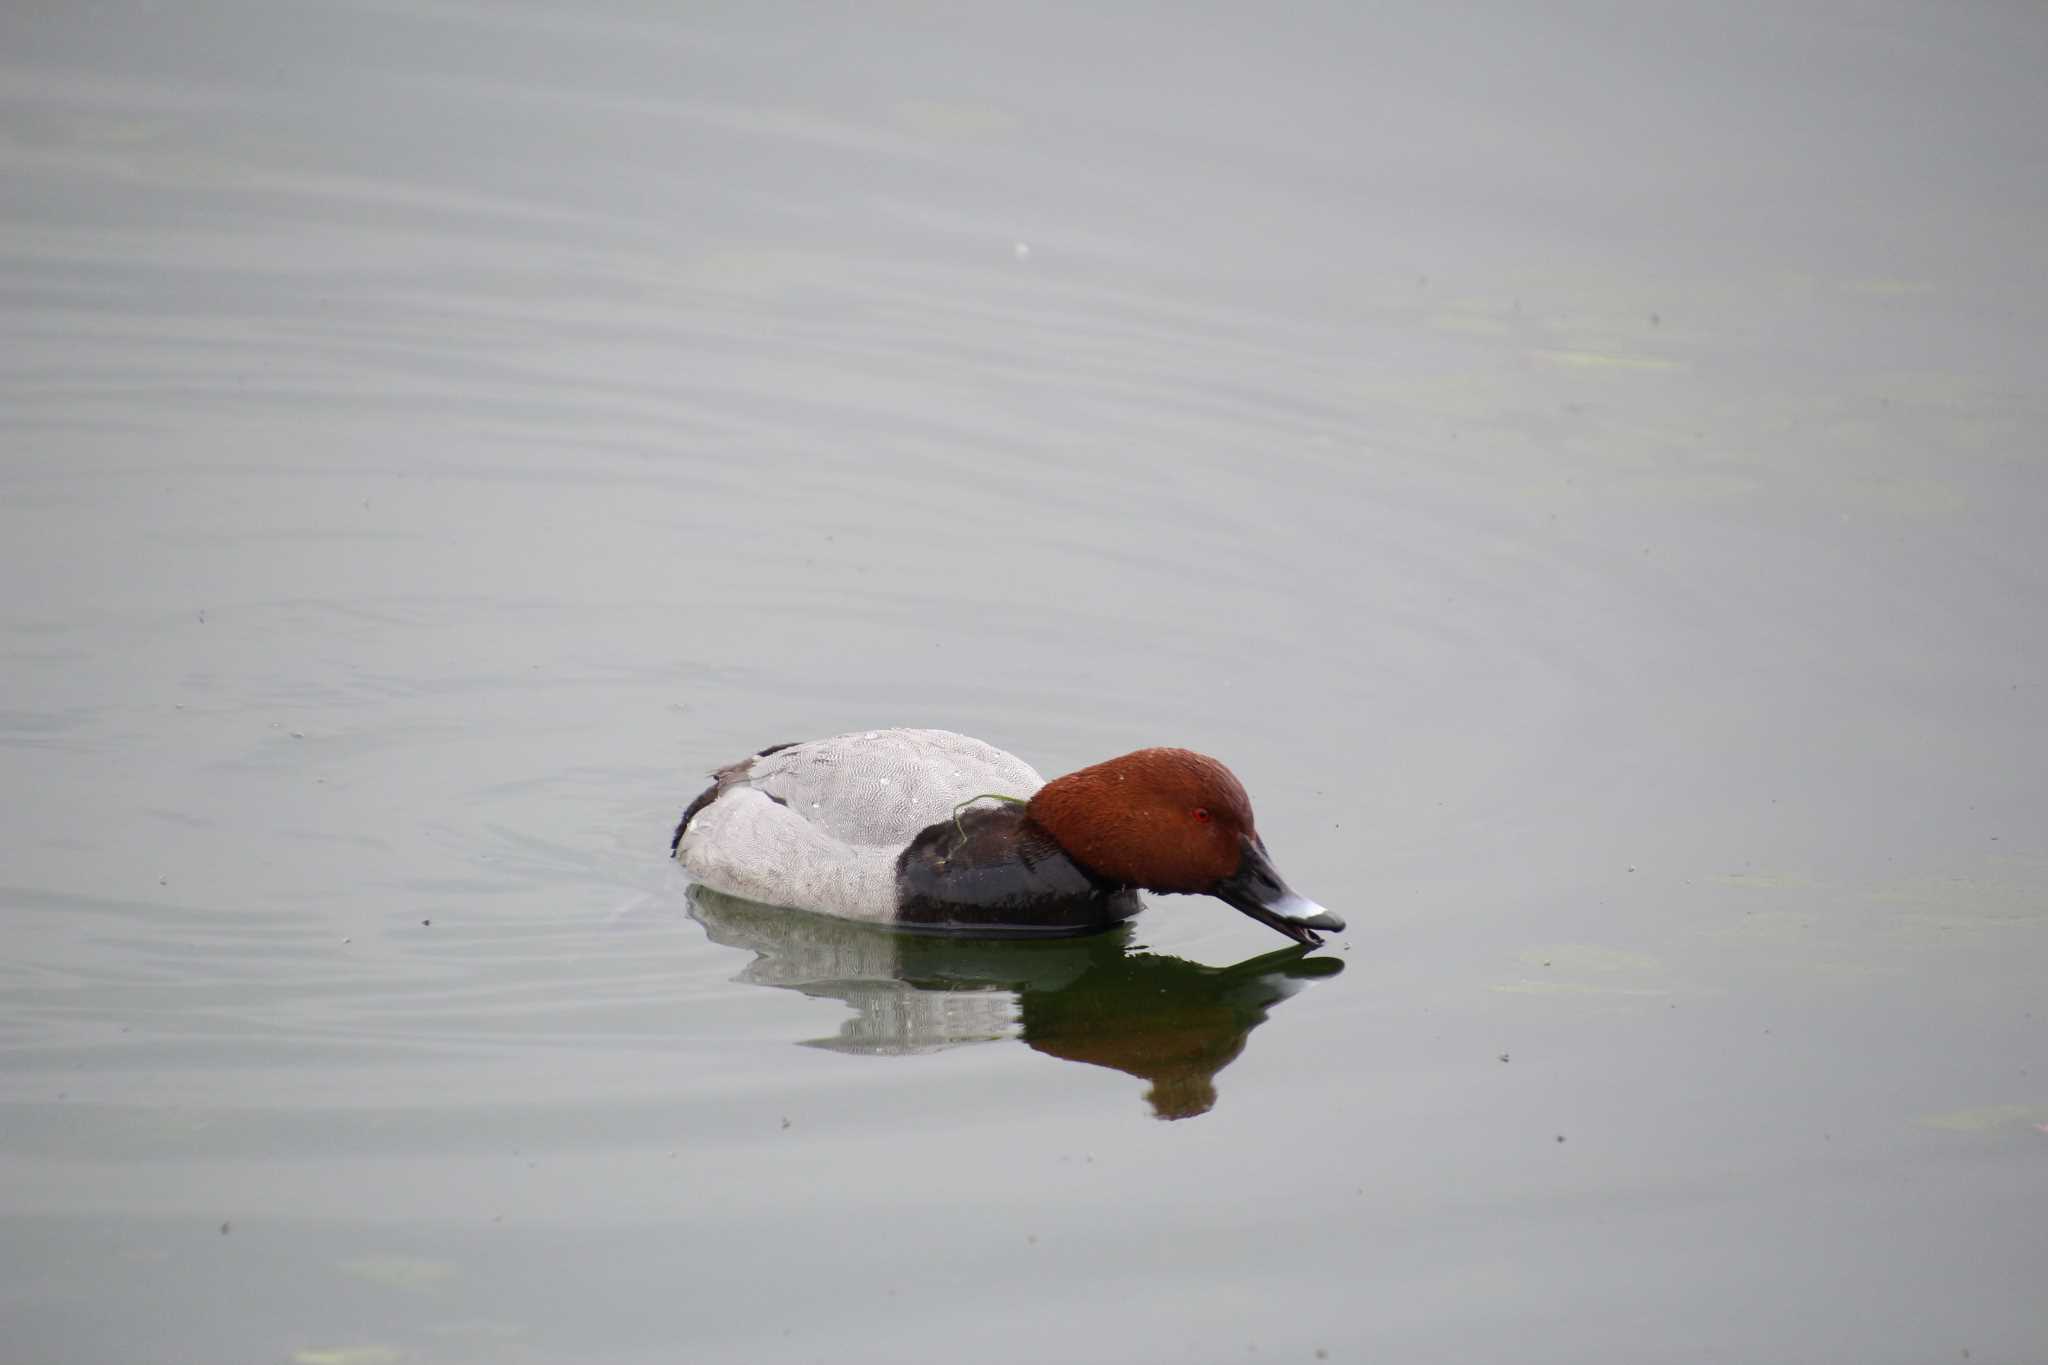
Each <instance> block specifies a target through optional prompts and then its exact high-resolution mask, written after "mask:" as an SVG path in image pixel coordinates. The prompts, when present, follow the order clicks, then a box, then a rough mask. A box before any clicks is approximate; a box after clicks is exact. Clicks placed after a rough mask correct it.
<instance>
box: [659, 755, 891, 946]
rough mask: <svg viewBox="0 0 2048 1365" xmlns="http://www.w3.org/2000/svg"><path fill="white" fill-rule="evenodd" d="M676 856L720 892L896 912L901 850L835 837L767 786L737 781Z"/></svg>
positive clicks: (864, 912)
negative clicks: (764, 788) (897, 869)
mask: <svg viewBox="0 0 2048 1365" xmlns="http://www.w3.org/2000/svg"><path fill="white" fill-rule="evenodd" d="M676 856H677V857H678V858H679V859H681V861H682V864H683V866H684V868H686V869H687V870H688V871H689V873H690V875H691V876H692V877H695V878H696V879H697V880H698V881H700V882H702V883H704V884H705V885H706V886H709V887H710V888H711V889H712V890H714V891H723V892H725V893H726V894H727V895H731V896H741V897H744V898H745V899H747V900H750V901H759V902H761V903H762V904H764V905H790V906H795V907H797V908H798V909H802V910H815V911H818V912H820V913H822V914H827V915H841V916H844V917H846V918H848V919H864V920H876V921H881V922H888V921H891V920H893V919H894V918H895V915H896V855H895V854H894V853H893V852H892V851H891V850H889V849H885V848H879V847H867V846H864V845H860V844H849V843H847V842H846V841H845V840H843V839H835V838H833V837H832V836H831V835H829V834H827V833H826V832H825V831H824V830H823V829H822V828H820V827H819V826H818V825H817V824H815V823H813V822H812V821H809V820H806V819H804V818H803V817H802V816H800V815H798V814H797V813H796V811H794V810H792V809H791V808H790V807H788V806H786V805H784V804H783V803H782V802H780V801H777V800H776V799H775V798H774V797H772V796H770V795H769V794H768V793H766V792H764V791H758V790H756V789H754V788H752V787H747V786H732V787H729V788H726V789H724V790H721V791H719V793H718V796H717V799H716V800H713V801H711V802H710V803H709V804H707V805H705V806H704V807H703V808H702V809H701V810H699V811H698V812H697V813H696V815H695V816H694V817H692V818H691V820H690V821H689V822H688V823H687V824H686V825H685V826H684V827H683V829H682V831H681V832H680V834H679V835H678V837H677V841H676Z"/></svg>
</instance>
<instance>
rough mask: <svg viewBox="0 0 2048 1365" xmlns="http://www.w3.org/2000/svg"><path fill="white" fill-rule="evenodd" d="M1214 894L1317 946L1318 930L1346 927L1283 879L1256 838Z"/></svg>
mask: <svg viewBox="0 0 2048 1365" xmlns="http://www.w3.org/2000/svg"><path fill="white" fill-rule="evenodd" d="M1211 894H1213V895H1215V896H1216V897H1217V899H1219V900H1222V901H1224V902H1226V903H1227V904H1230V905H1234V906H1236V907H1237V908H1238V909H1240V910H1242V911H1244V912H1245V913H1246V914H1247V915H1250V916H1251V917H1252V918H1253V919H1255V920H1257V921H1258V922H1259V923H1261V924H1263V925H1265V926H1267V927H1268V928H1271V929H1277V930H1279V931H1280V932H1281V933H1283V934H1285V935H1287V937H1289V938H1291V939H1293V940H1294V941H1295V942H1296V943H1306V944H1309V945H1311V946H1313V945H1315V944H1318V943H1321V942H1322V941H1323V939H1322V935H1321V934H1318V933H1317V932H1316V931H1317V930H1319V929H1320V930H1322V931H1323V932H1324V933H1332V934H1335V933H1341V932H1343V929H1344V921H1343V920H1341V919H1339V918H1338V917H1337V916H1335V915H1333V914H1331V913H1330V912H1329V911H1328V910H1325V909H1324V908H1323V907H1322V906H1320V905H1317V904H1316V903H1315V902H1314V901H1312V900H1310V899H1309V898H1308V897H1306V896H1302V895H1298V894H1296V893H1295V892H1294V891H1293V890H1292V889H1291V888H1290V887H1289V886H1288V885H1287V883H1286V882H1285V881H1283V880H1281V877H1280V874H1279V873H1278V872H1276V871H1274V870H1273V862H1272V860H1271V859H1270V858H1268V857H1267V856H1266V850H1265V848H1264V846H1263V845H1261V844H1260V843H1259V842H1258V841H1257V840H1255V839H1247V840H1245V841H1244V857H1243V859H1242V860H1241V861H1240V862H1239V863H1238V865H1237V871H1236V872H1235V873H1234V874H1232V875H1231V876H1228V877H1226V878H1224V879H1223V880H1222V881H1221V882H1219V883H1217V885H1216V889H1215V891H1214V892H1213V893H1211Z"/></svg>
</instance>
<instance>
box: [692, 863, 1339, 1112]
mask: <svg viewBox="0 0 2048 1365" xmlns="http://www.w3.org/2000/svg"><path fill="white" fill-rule="evenodd" d="M690 904H691V914H692V916H693V917H695V918H696V920H697V921H698V922H699V923H700V924H702V925H703V926H704V929H705V932H706V933H708V934H709V935H710V936H711V940H712V942H714V943H721V944H724V945H726V946H728V947H733V948H745V949H748V950H749V951H751V952H753V953H755V954H756V955H757V956H756V957H755V959H754V960H753V961H752V962H751V963H749V964H747V967H746V970H744V971H742V972H741V973H740V974H739V975H738V976H737V977H735V978H734V979H735V980H738V981H746V982H751V983H753V984H755V985H759V986H780V987H783V988H785V989H788V990H794V991H801V992H802V993H803V994H805V995H809V996H815V997H818V998H820V999H826V1000H843V1001H845V1002H846V1003H847V1004H848V1005H851V1006H852V1007H853V1009H854V1012H855V1013H854V1017H853V1018H851V1019H849V1020H847V1021H846V1023H845V1024H844V1025H843V1026H842V1027H841V1028H840V1030H839V1035H838V1036H837V1037H836V1038H818V1039H813V1040H811V1041H810V1042H809V1043H808V1044H807V1046H810V1047H823V1048H833V1049H836V1050H839V1051H844V1052H870V1053H912V1052H932V1051H936V1050H938V1049H939V1048H947V1047H958V1046H960V1045H962V1044H965V1043H984V1042H990V1041H993V1040H995V1039H999V1038H1022V1039H1023V1040H1024V1042H1025V1043H1026V1044H1028V1045H1029V1046H1031V1047H1033V1048H1036V1049H1037V1050H1038V1051H1040V1052H1043V1053H1045V1054H1046V1055H1048V1056H1051V1057H1063V1058H1065V1059H1066V1060H1068V1061H1070V1062H1086V1063H1088V1064H1090V1065H1091V1066H1106V1067H1110V1068H1113V1069H1115V1070H1117V1071H1122V1072H1127V1073H1128V1074H1130V1075H1133V1076H1136V1077H1137V1078H1138V1079H1139V1080H1142V1081H1149V1082H1150V1083H1151V1087H1152V1088H1151V1089H1150V1090H1149V1091H1147V1092H1146V1095H1145V1098H1146V1099H1147V1100H1149V1101H1150V1102H1151V1104H1152V1110H1153V1112H1154V1113H1155V1114H1157V1115H1158V1116H1159V1117H1160V1118H1163V1119H1183V1118H1190V1117H1192V1116H1194V1115H1196V1114H1203V1113H1207V1112H1208V1111H1209V1109H1210V1108H1211V1107H1212V1106H1214V1105H1215V1103H1216V1073H1217V1072H1219V1071H1221V1070H1222V1069H1223V1068H1224V1067H1226V1066H1228V1065H1230V1063H1231V1062H1233V1061H1235V1060H1236V1059H1237V1055H1238V1054H1239V1053H1240V1052H1242V1051H1244V1045H1245V1040H1246V1039H1247V1038H1248V1037H1249V1036H1250V1035H1251V1031H1252V1030H1253V1029H1255V1028H1257V1027H1258V1026H1259V1025H1260V1024H1261V1023H1264V1022H1265V1019H1266V1014H1267V1012H1268V1011H1269V1010H1271V1009H1272V1007H1273V1006H1274V1005H1277V1004H1278V1003H1280V1002H1281V1001H1282V1000H1285V999H1286V998H1287V997H1288V996H1290V995H1292V994H1294V993H1295V992H1296V991H1298V990H1300V989H1302V988H1303V987H1304V986H1306V985H1307V984H1308V983H1309V982H1311V981H1313V980H1315V979H1316V978H1318V977H1326V976H1335V975H1336V974H1337V973H1338V972H1341V971H1343V970H1344V964H1343V963H1342V962H1340V961H1338V960H1337V959H1335V958H1331V957H1310V956H1308V952H1309V950H1308V949H1307V948H1305V947H1301V946H1298V945H1297V946H1291V947H1287V948H1282V949H1280V950H1278V951H1276V952H1271V953H1265V954H1262V955H1260V956H1258V957H1254V958H1249V959H1247V960H1245V961H1243V962H1240V963H1238V964H1237V965H1235V966H1232V967H1204V966H1202V965H1201V964H1199V963H1195V962H1189V961H1187V960H1185V959H1183V958H1178V957H1168V956H1165V955H1163V954H1158V953H1145V952H1132V951H1131V950H1130V947H1129V944H1130V938H1131V930H1130V928H1129V926H1127V925H1119V926H1118V927H1116V928H1114V929H1111V930H1109V931H1107V932H1105V933H1100V934H1093V935H1090V936H1088V937H1086V938H1064V939H1048V940H1039V941H1032V940H1016V939H1011V940H988V939H960V938H941V937H932V936H922V935H912V934H902V933H895V932H891V931H890V930H887V929H882V928H878V927H876V926H874V925H868V924H855V923H852V922H849V921H846V920H835V919H827V918H824V917H823V916H819V915H807V914H802V913H799V912H793V911H789V910H776V909H771V908H769V907H767V906H763V905H756V904H754V903H753V902H751V901H743V900H737V899H735V898H733V897H731V896H724V895H720V894H719V893H718V892H716V891H712V890H709V889H707V888H705V887H702V886H693V887H691V888H690Z"/></svg>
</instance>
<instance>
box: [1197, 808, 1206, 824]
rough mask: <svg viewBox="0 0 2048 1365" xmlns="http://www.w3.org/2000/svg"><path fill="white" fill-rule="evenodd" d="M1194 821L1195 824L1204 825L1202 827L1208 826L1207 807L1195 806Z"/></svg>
mask: <svg viewBox="0 0 2048 1365" xmlns="http://www.w3.org/2000/svg"><path fill="white" fill-rule="evenodd" d="M1195 820H1196V822H1197V823H1199V824H1204V825H1206V824H1208V823H1209V808H1208V807H1207V806H1196V807H1195Z"/></svg>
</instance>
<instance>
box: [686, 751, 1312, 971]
mask: <svg viewBox="0 0 2048 1365" xmlns="http://www.w3.org/2000/svg"><path fill="white" fill-rule="evenodd" d="M984 798H989V799H988V800H984ZM669 848H670V851H671V852H672V853H674V855H675V856H676V858H677V860H678V861H680V862H681V863H682V865H683V868H684V869H685V870H686V871H687V872H689V874H690V875H691V876H692V877H694V878H696V879H697V880H698V881H700V882H702V883H704V884H705V885H706V886H709V887H711V888H712V889H713V890H716V891H723V892H726V893H727V894H729V895H734V896H741V897H744V898H746V899H747V900H751V901H759V902H762V903H764V904H767V905H780V906H790V907H794V908H796V909H800V910H812V911H817V912H820V913H823V914H827V915H837V916H840V917H843V918H846V919H856V920H867V921H871V922H876V923H884V924H896V925H900V926H902V927H904V928H908V929H917V930H924V931H928V932H946V933H964V934H978V935H1023V936H1029V935H1061V934H1080V933H1088V932H1090V931H1092V930H1096V929H1103V928H1107V927H1108V926H1109V925H1112V924H1115V923H1117V922H1118V921H1120V920H1125V919H1129V918H1130V917H1131V916H1132V915H1135V914H1136V913H1138V911H1139V909H1140V908H1141V906H1140V904H1139V902H1138V898H1137V895H1136V894H1135V893H1136V892H1137V891H1140V890H1143V891H1156V892H1166V893H1176V894H1187V895H1209V896H1215V897H1217V898H1218V899H1220V900H1223V901H1225V902H1227V903H1229V904H1230V905H1233V906H1235V907H1237V908H1238V909H1239V910H1242V911H1243V912H1244V913H1245V914H1247V915H1250V916H1251V917H1252V918H1253V919H1255V920H1257V921H1259V922H1260V923H1261V924H1265V925H1268V926H1270V927H1271V928H1274V929H1277V930H1279V931H1280V932H1281V933H1283V934H1285V935H1287V936H1288V937H1289V938H1291V939H1294V940H1295V941H1297V942H1299V943H1307V944H1315V943H1320V942H1322V939H1321V938H1320V937H1319V936H1318V934H1317V932H1316V931H1317V930H1327V931H1338V930H1342V929H1343V927H1344V921H1343V920H1341V919H1339V918H1338V917H1337V916H1335V915H1333V914H1331V913H1330V912H1329V911H1328V910H1325V909H1324V908H1323V907H1322V906H1320V905H1317V904H1316V903H1315V902H1314V901H1311V900H1308V899H1306V898H1305V897H1302V896H1299V895H1296V894H1295V893H1294V892H1293V891H1291V890H1289V889H1288V886H1287V883H1286V882H1285V881H1283V880H1281V877H1280V874H1279V873H1278V872H1277V871H1275V870H1274V868H1273V863H1272V860H1271V859H1270V858H1269V857H1268V856H1267V854H1266V845H1265V843H1264V841H1262V840H1261V839H1260V838H1259V834H1258V830H1257V828H1256V827H1255V826H1254V824H1253V823H1252V805H1251V800H1250V798H1249V797H1247V796H1246V795H1245V791H1244V787H1243V786H1242V785H1240V784H1239V782H1238V780H1237V778H1236V777H1235V776H1233V775H1232V774H1231V771H1230V769H1228V768H1226V767H1224V766H1223V765H1222V764H1221V763H1218V762H1217V761H1216V760H1215V759H1213V758H1209V757H1207V756H1206V755H1203V754H1198V753H1194V752H1192V751H1191V750H1187V749H1140V750H1138V751H1137V752H1135V753H1129V754H1125V755H1124V756H1123V757H1121V758H1112V759H1110V760H1109V761H1108V762H1106V763H1098V764H1096V765H1095V766H1093V767H1090V768H1082V769H1081V770H1080V771H1078V772H1072V773H1068V774H1067V775H1066V776H1065V777H1061V778H1056V779H1054V780H1053V781H1051V782H1047V781H1046V780H1045V779H1044V778H1042V777H1040V776H1039V775H1038V773H1037V771H1036V770H1035V769H1033V768H1032V766H1031V765H1030V764H1028V763H1026V762H1025V761H1024V760H1023V759H1021V758H1018V757H1017V756H1016V755H1015V754H1009V753H1005V752H1003V751H1002V750H1001V749H998V748H996V747H994V746H993V745H990V744H984V743H983V742H982V741H980V740H978V739H970V738H969V737H968V736H966V735H958V734H954V733H953V732H952V731H950V730H903V729H898V730H864V731H860V732H858V733H855V734H848V735H838V736H835V737H833V738H831V739H817V740H810V741H808V742H806V743H801V744H778V745H776V746H774V747H772V748H768V749H763V750H762V751H761V752H760V753H758V754H755V755H753V756H752V757H751V758H743V759H741V760H740V761H739V762H737V763H733V764H730V765H728V766H726V767H723V768H720V769H719V770H718V771H717V772H716V773H715V774H714V775H713V781H712V784H711V786H710V787H709V788H707V789H706V790H705V791H704V792H703V794H702V795H700V796H698V797H697V799H696V800H694V801H692V802H691V803H690V805H689V808H688V809H687V810H685V811H684V812H683V818H682V820H681V821H680V822H679V823H678V824H677V825H676V832H675V838H674V839H673V840H672V841H671V842H670V845H669Z"/></svg>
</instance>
